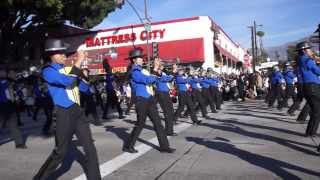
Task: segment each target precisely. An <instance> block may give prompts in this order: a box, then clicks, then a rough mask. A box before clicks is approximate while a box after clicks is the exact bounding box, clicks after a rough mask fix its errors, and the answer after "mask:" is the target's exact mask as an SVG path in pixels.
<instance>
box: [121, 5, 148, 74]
mask: <svg viewBox="0 0 320 180" xmlns="http://www.w3.org/2000/svg"><path fill="white" fill-rule="evenodd" d="M125 2H127V3H128V4H129V6H130V7H131V8H132V9H133V11H134V12H135V14H136V15H137V16H138V18H139V20H140V22H141V24H143V25H144V29H145V30H146V31H147V32H148V33H149V32H150V30H151V23H150V19H149V16H148V10H147V0H144V14H145V19H142V18H141V16H140V14H139V13H138V11H137V9H136V8H135V7H134V6H133V4H132V3H131V2H130V1H129V0H125ZM144 20H145V21H144ZM147 62H148V70H149V71H150V69H151V68H150V67H151V61H150V52H149V38H147Z"/></svg>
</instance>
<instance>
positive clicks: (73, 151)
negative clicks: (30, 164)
mask: <svg viewBox="0 0 320 180" xmlns="http://www.w3.org/2000/svg"><path fill="white" fill-rule="evenodd" d="M78 146H81V145H80V143H79V141H78V140H73V141H72V142H71V143H70V146H69V150H68V152H67V154H66V156H65V158H64V159H63V162H62V164H61V166H60V167H59V168H58V169H57V170H56V171H54V172H53V173H52V174H51V175H50V177H49V178H48V180H57V179H58V178H59V177H61V176H62V175H63V174H65V173H66V172H68V171H69V170H70V169H71V167H72V164H73V163H74V162H75V161H76V162H78V163H79V164H80V166H81V167H82V169H83V171H84V173H85V174H87V168H86V162H87V158H86V156H85V154H84V153H82V152H81V151H80V150H79V149H78V148H77V147H78Z"/></svg>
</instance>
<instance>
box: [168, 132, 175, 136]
mask: <svg viewBox="0 0 320 180" xmlns="http://www.w3.org/2000/svg"><path fill="white" fill-rule="evenodd" d="M167 136H178V134H177V133H167Z"/></svg>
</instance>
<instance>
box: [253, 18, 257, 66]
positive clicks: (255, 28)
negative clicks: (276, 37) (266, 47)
mask: <svg viewBox="0 0 320 180" xmlns="http://www.w3.org/2000/svg"><path fill="white" fill-rule="evenodd" d="M253 29H254V48H255V49H254V52H255V57H256V60H255V65H257V61H258V46H257V25H256V21H253ZM255 71H256V70H255V68H254V70H253V72H255Z"/></svg>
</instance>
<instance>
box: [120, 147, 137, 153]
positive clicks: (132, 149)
mask: <svg viewBox="0 0 320 180" xmlns="http://www.w3.org/2000/svg"><path fill="white" fill-rule="evenodd" d="M122 151H124V152H128V153H137V152H138V150H136V149H134V148H133V147H123V148H122Z"/></svg>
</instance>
